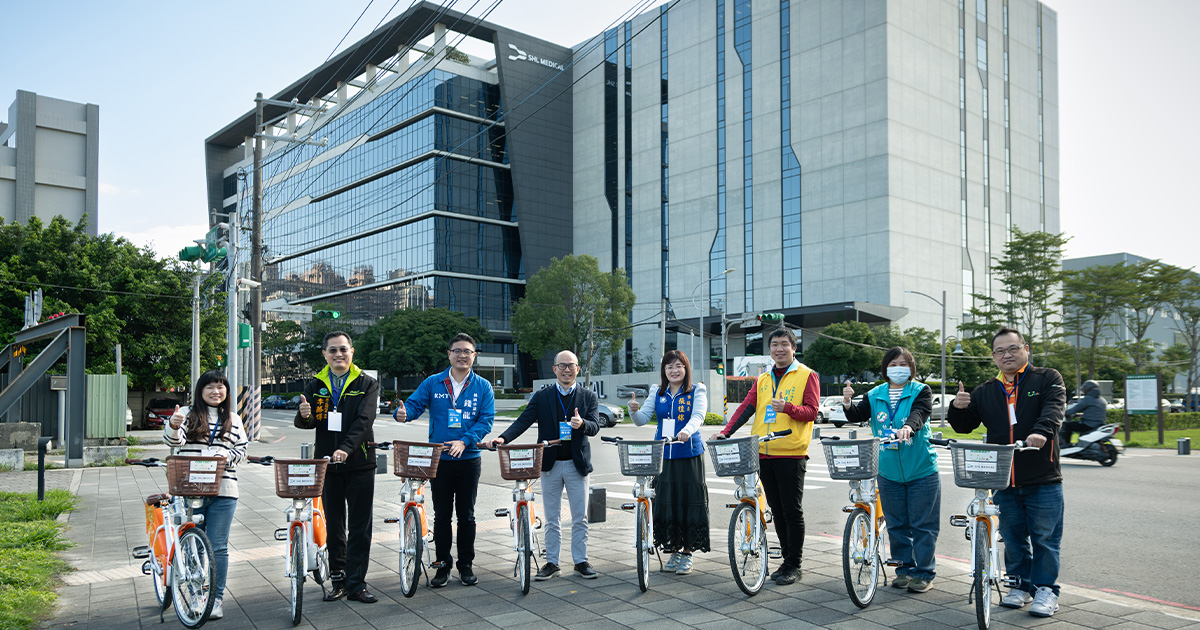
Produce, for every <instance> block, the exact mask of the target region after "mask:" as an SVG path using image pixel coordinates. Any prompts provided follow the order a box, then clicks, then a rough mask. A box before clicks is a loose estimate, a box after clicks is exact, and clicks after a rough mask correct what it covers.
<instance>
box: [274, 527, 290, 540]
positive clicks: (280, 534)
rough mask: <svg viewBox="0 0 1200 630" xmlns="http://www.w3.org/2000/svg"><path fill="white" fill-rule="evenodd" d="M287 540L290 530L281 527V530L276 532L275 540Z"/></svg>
mask: <svg viewBox="0 0 1200 630" xmlns="http://www.w3.org/2000/svg"><path fill="white" fill-rule="evenodd" d="M287 539H288V530H287V528H286V527H280V528H279V529H277V530H275V540H287Z"/></svg>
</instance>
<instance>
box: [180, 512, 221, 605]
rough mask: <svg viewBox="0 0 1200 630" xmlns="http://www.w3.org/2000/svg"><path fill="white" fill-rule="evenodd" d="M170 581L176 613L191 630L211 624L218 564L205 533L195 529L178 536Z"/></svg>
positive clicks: (187, 530)
mask: <svg viewBox="0 0 1200 630" xmlns="http://www.w3.org/2000/svg"><path fill="white" fill-rule="evenodd" d="M172 571H174V573H175V575H174V576H173V579H172V580H171V590H172V593H171V595H172V597H173V598H174V601H175V614H176V616H178V617H179V621H180V623H182V624H183V625H184V626H187V627H188V628H199V627H200V626H203V625H204V622H206V621H208V614H209V613H211V612H212V608H213V603H214V601H215V598H214V597H213V596H212V593H213V589H214V587H215V586H216V582H217V563H216V561H215V560H214V559H213V551H212V543H210V542H209V541H208V536H206V535H205V534H204V532H202V531H200V530H199V529H196V528H195V527H192V528H190V529H186V530H184V532H183V533H182V534H180V535H179V549H178V550H177V551H176V552H175V561H174V566H173V568H172Z"/></svg>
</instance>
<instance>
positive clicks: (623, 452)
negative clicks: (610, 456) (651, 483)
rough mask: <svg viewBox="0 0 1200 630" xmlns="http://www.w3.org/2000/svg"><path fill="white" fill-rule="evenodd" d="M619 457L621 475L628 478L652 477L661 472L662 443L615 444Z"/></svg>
mask: <svg viewBox="0 0 1200 630" xmlns="http://www.w3.org/2000/svg"><path fill="white" fill-rule="evenodd" d="M617 453H618V454H619V455H620V456H621V474H622V475H626V476H628V477H639V476H643V477H653V476H656V475H658V473H660V472H662V462H663V443H662V442H660V441H657V440H655V441H649V442H643V441H626V440H622V441H620V442H617Z"/></svg>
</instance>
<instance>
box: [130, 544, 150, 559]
mask: <svg viewBox="0 0 1200 630" xmlns="http://www.w3.org/2000/svg"><path fill="white" fill-rule="evenodd" d="M130 555H132V556H133V557H134V558H137V559H138V560H145V559H146V558H149V557H150V548H149V547H147V546H144V545H143V546H141V547H134V548H133V551H131V552H130Z"/></svg>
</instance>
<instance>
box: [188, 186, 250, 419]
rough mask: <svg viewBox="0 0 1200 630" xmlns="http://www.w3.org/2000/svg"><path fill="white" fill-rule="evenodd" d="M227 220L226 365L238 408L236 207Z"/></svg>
mask: <svg viewBox="0 0 1200 630" xmlns="http://www.w3.org/2000/svg"><path fill="white" fill-rule="evenodd" d="M227 220H228V221H229V252H228V254H227V255H226V256H225V268H226V270H227V271H228V272H229V279H228V283H227V284H226V286H225V291H226V293H225V307H226V311H228V334H227V339H226V342H227V344H226V345H227V348H226V351H225V352H226V359H227V361H228V363H227V365H226V366H225V376H226V377H227V378H228V379H229V395H230V396H233V400H234V408H236V407H237V395H238V360H237V356H238V318H237V306H238V293H237V275H238V273H237V258H238V251H237V250H238V240H239V239H238V233H239V232H241V226H239V225H238V216H237V210H236V209H232V210H230V211H229V216H228V217H227ZM192 395H193V396H195V395H196V392H193V393H192Z"/></svg>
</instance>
